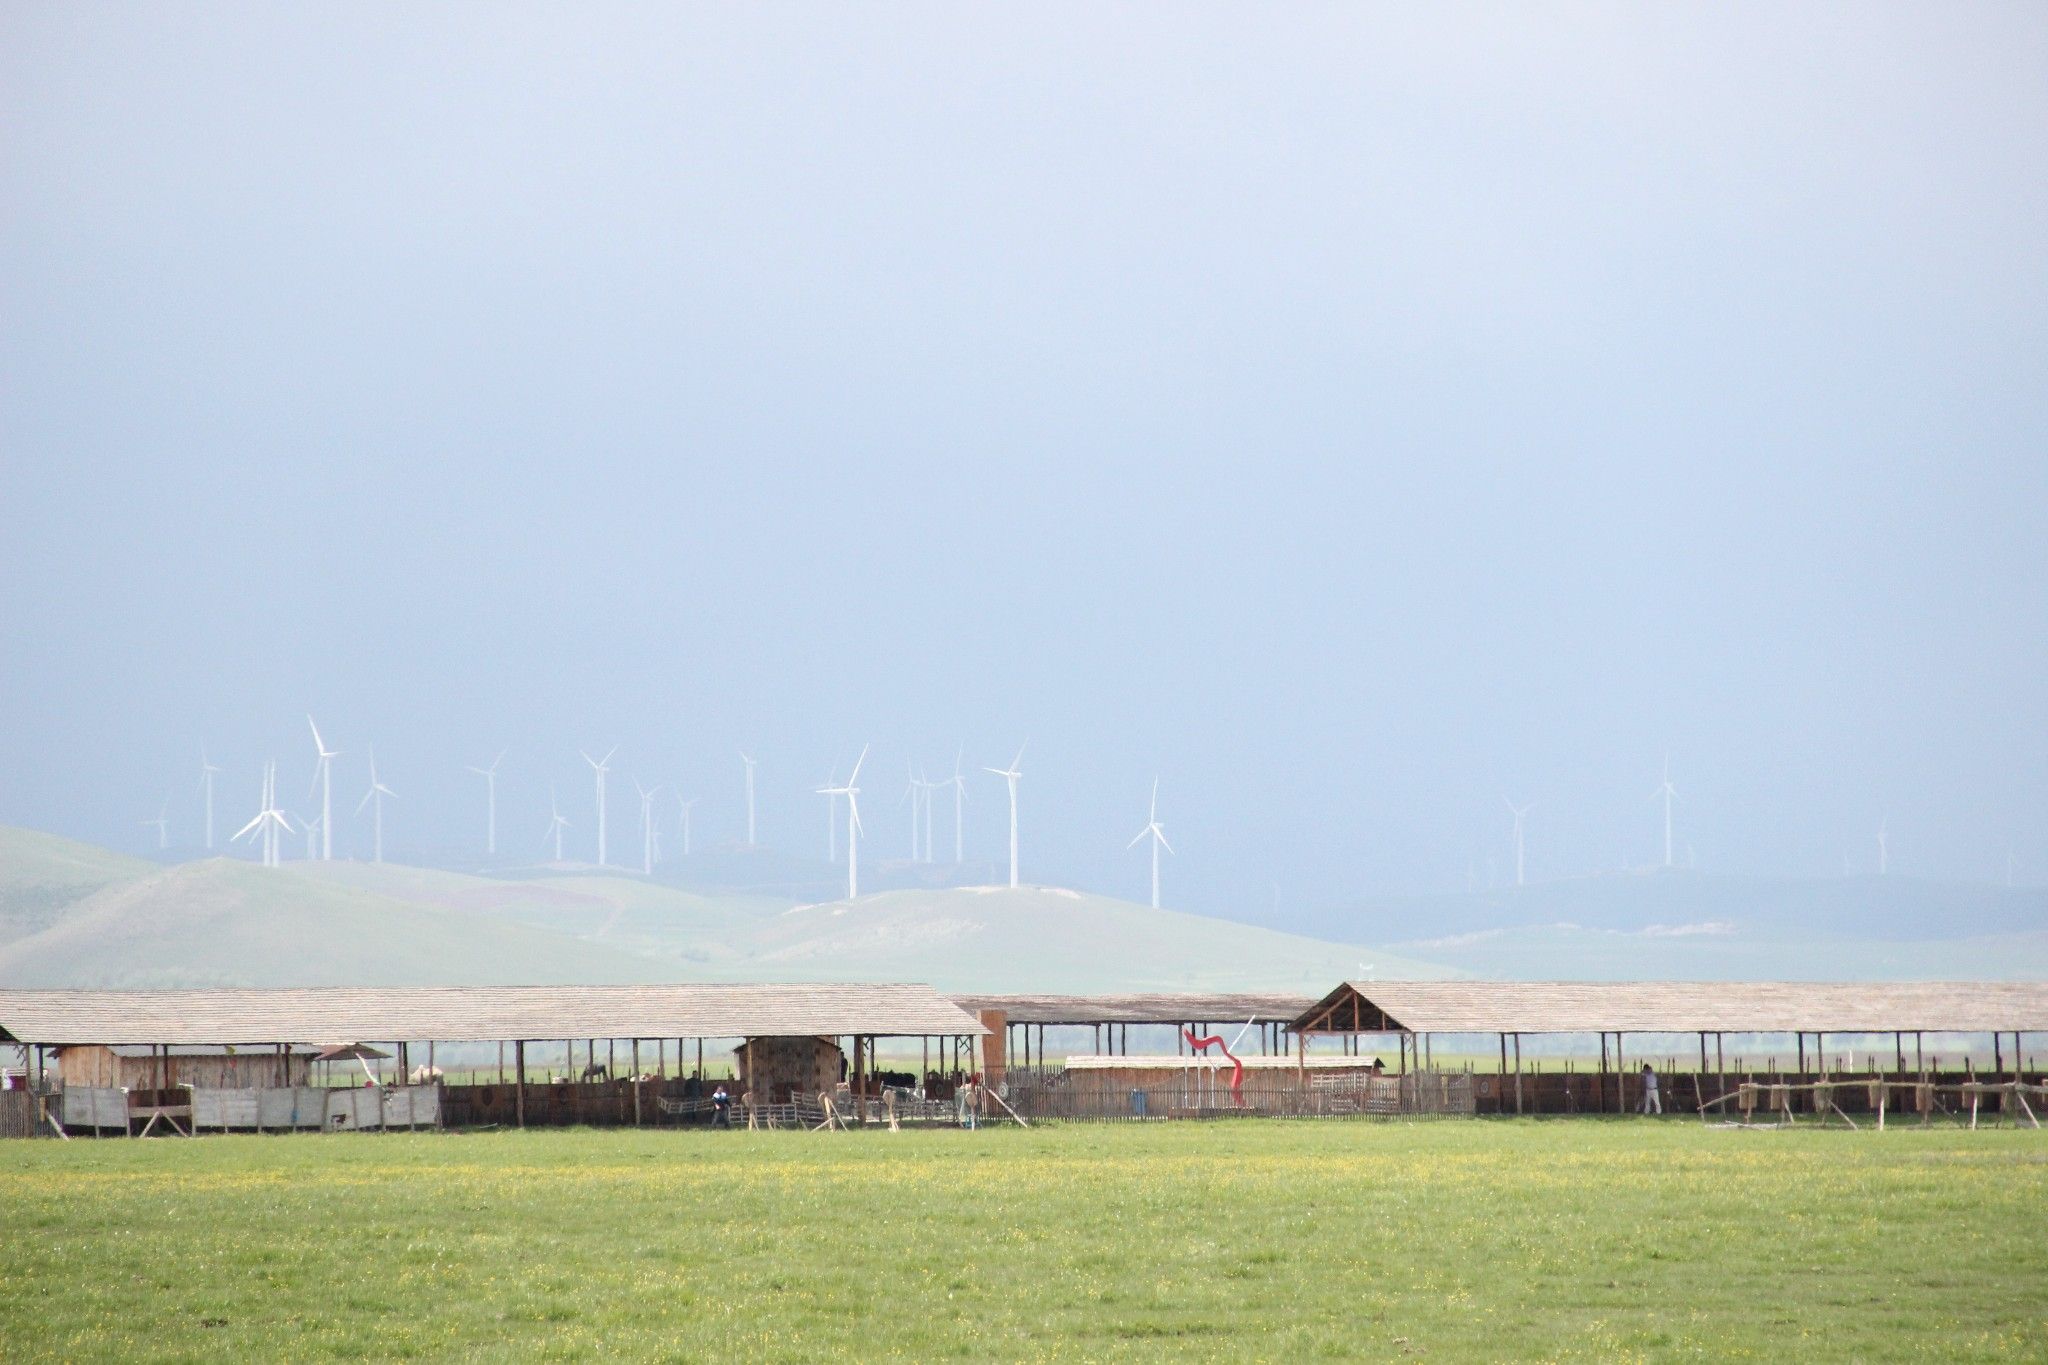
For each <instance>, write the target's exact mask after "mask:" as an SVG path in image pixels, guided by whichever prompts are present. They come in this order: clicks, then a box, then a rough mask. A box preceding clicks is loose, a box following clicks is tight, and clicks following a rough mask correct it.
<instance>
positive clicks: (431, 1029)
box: [0, 984, 984, 1044]
mask: <svg viewBox="0 0 2048 1365" xmlns="http://www.w3.org/2000/svg"><path fill="white" fill-rule="evenodd" d="M983 1031H984V1030H983V1029H982V1027H981V1025H980V1024H979V1023H977V1022H976V1021H975V1020H974V1019H973V1018H972V1017H971V1016H969V1015H967V1014H965V1013H963V1012H962V1011H961V1010H960V1008H959V1007H958V1006H956V1005H954V1004H953V1003H952V1002H951V1001H950V1000H947V999H945V998H944V997H943V996H941V995H939V994H938V993H937V992H935V991H933V990H932V988H931V987H929V986H915V985H889V986H850V985H840V984H832V985H789V986H741V985H696V984H692V985H672V986H424V987H360V988H359V987H353V986H319V987H304V988H293V989H283V990H275V989H273V990H179V991H0V1035H4V1036H7V1037H11V1038H12V1039H14V1040H15V1041H18V1042H24V1043H189V1044H204V1043H336V1042H367V1041H373V1040H374V1041H380V1042H392V1041H407V1042H412V1041H425V1040H427V1039H433V1040H436V1041H440V1042H451V1043H452V1042H499V1041H512V1040H518V1039H555V1038H740V1037H780V1036H796V1035H804V1034H817V1035H822V1036H826V1037H834V1036H842V1035H848V1034H856V1033H869V1034H877V1035H881V1036H884V1037H890V1036H916V1035H919V1034H931V1035H939V1034H980V1033H982V1032H983Z"/></svg>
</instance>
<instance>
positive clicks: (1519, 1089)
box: [1515, 1033, 1522, 1114]
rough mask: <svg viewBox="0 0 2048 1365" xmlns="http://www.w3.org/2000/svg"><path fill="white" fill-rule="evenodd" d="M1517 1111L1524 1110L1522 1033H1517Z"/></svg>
mask: <svg viewBox="0 0 2048 1365" xmlns="http://www.w3.org/2000/svg"><path fill="white" fill-rule="evenodd" d="M1515 1112H1516V1113H1517V1114H1520V1113H1521V1112H1522V1035H1521V1034H1519V1033H1517V1034H1516V1035H1515Z"/></svg>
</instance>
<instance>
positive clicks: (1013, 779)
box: [984, 749, 1024, 889]
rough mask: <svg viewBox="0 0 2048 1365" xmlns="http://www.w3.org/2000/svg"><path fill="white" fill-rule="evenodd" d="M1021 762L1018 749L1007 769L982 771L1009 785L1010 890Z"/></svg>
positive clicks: (1013, 881) (1014, 876)
mask: <svg viewBox="0 0 2048 1365" xmlns="http://www.w3.org/2000/svg"><path fill="white" fill-rule="evenodd" d="M1023 761H1024V751H1023V750H1022V749H1019V750H1017V756H1016V757H1015V758H1013V759H1011V760H1010V766H1009V767H1007V768H988V769H985V770H984V771H987V772H992V773H994V774H995V775H996V776H997V777H1000V778H1002V779H1003V780H1004V781H1005V782H1008V783H1009V784H1010V886H1011V888H1012V889H1014V888H1015V887H1016V885H1017V779H1018V778H1020V777H1022V776H1024V774H1023V773H1022V772H1021V771H1019V770H1018V767H1017V765H1018V764H1019V763H1022V762H1023Z"/></svg>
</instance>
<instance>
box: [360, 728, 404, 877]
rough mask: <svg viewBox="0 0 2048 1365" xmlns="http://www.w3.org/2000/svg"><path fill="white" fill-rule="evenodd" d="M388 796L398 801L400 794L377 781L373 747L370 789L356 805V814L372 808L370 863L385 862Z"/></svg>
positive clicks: (371, 752)
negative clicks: (385, 823) (385, 809)
mask: <svg viewBox="0 0 2048 1365" xmlns="http://www.w3.org/2000/svg"><path fill="white" fill-rule="evenodd" d="M387 796H388V797H391V798H392V799H393V800H396V799H397V798H398V793H397V792H395V791H393V790H391V788H389V787H387V786H385V785H384V784H383V783H382V782H379V781H378V780H377V748H376V746H375V745H371V746H370V789H369V790H368V791H366V792H364V793H363V799H362V800H361V801H358V802H357V803H356V814H357V815H361V814H362V813H363V807H364V806H369V807H371V810H370V829H371V831H372V840H371V844H370V848H371V850H372V852H371V859H370V861H372V862H377V863H381V862H383V861H384V798H385V797H387Z"/></svg>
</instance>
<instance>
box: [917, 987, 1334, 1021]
mask: <svg viewBox="0 0 2048 1365" xmlns="http://www.w3.org/2000/svg"><path fill="white" fill-rule="evenodd" d="M1310 1001H1311V997H1309V996H1306V995H1265V994H1257V993H1251V994H1243V993H1240V994H1211V995H1196V994H1187V995H1180V994H1152V995H961V996H955V997H954V1002H955V1003H956V1004H958V1005H959V1006H960V1008H961V1009H963V1010H967V1011H969V1012H972V1011H975V1010H1001V1011H1003V1013H1004V1014H1005V1015H1007V1016H1008V1017H1009V1022H1011V1023H1013V1024H1187V1023H1203V1022H1207V1023H1216V1024H1224V1023H1230V1024H1242V1023H1244V1022H1245V1021H1246V1020H1248V1019H1249V1020H1252V1021H1254V1022H1259V1023H1275V1022H1281V1023H1284V1022H1285V1021H1287V1020H1290V1019H1292V1018H1294V1017H1295V1016H1296V1015H1298V1014H1300V1013H1301V1012H1302V1011H1303V1010H1305V1009H1307V1008H1308V1007H1309V1004H1310Z"/></svg>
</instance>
